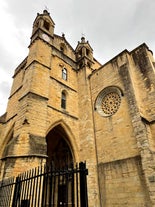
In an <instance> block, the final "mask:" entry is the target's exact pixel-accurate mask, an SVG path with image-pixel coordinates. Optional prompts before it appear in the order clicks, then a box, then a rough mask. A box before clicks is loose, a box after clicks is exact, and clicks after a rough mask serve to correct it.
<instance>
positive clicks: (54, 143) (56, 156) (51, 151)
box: [46, 125, 73, 168]
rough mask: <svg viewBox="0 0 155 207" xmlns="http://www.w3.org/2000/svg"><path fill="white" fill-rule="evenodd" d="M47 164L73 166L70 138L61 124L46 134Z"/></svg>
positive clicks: (58, 166) (61, 166)
mask: <svg viewBox="0 0 155 207" xmlns="http://www.w3.org/2000/svg"><path fill="white" fill-rule="evenodd" d="M46 141H47V156H48V158H47V164H48V165H50V164H52V165H54V167H56V168H63V167H66V166H68V167H69V166H71V165H72V163H73V156H72V150H71V146H70V143H69V138H68V135H67V133H66V132H65V130H64V128H63V127H62V126H61V125H57V126H56V127H54V128H53V129H52V130H51V131H50V132H49V133H48V134H47V136H46Z"/></svg>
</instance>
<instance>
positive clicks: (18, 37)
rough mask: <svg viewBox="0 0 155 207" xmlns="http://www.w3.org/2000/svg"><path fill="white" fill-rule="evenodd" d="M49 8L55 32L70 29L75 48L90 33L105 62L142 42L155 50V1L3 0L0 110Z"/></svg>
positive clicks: (0, 12)
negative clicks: (38, 18) (38, 19)
mask: <svg viewBox="0 0 155 207" xmlns="http://www.w3.org/2000/svg"><path fill="white" fill-rule="evenodd" d="M45 8H48V11H49V12H50V14H51V17H52V19H53V20H54V22H55V24H56V25H55V33H56V34H58V35H61V34H62V33H65V37H66V39H67V40H68V42H69V43H70V44H71V45H72V46H73V48H75V47H76V44H77V41H79V40H80V39H81V36H82V34H85V38H86V40H89V43H90V45H91V46H92V48H93V49H94V57H95V58H96V59H98V60H99V61H100V62H101V63H105V62H107V61H108V60H110V59H111V58H112V57H114V56H116V55H117V54H118V53H120V52H121V51H123V50H124V49H128V50H132V49H134V48H135V47H137V46H139V45H140V44H142V43H143V42H145V43H146V44H147V45H148V46H149V48H150V49H151V50H152V51H153V52H155V23H154V22H155V0H117V1H116V0H95V1H94V0H44V1H43V0H0V28H1V29H0V115H2V114H3V113H4V112H5V110H6V106H7V99H8V97H9V94H10V88H11V84H12V76H13V73H14V69H15V68H16V67H17V66H18V65H19V64H20V62H21V61H22V60H23V59H24V58H25V57H26V56H27V54H28V48H27V47H28V45H29V43H30V36H31V31H32V24H33V21H34V19H35V17H36V15H37V13H42V11H43V10H44V9H45Z"/></svg>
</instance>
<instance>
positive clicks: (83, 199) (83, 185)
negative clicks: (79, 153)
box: [79, 162, 88, 207]
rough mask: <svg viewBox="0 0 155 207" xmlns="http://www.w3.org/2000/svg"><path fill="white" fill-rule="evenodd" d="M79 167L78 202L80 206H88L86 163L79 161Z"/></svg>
mask: <svg viewBox="0 0 155 207" xmlns="http://www.w3.org/2000/svg"><path fill="white" fill-rule="evenodd" d="M79 169H80V203H81V207H88V194H87V175H88V170H87V169H86V163H83V162H80V163H79Z"/></svg>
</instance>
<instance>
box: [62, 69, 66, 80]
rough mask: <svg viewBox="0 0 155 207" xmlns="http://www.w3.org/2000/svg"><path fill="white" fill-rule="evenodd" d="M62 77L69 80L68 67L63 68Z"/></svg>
mask: <svg viewBox="0 0 155 207" xmlns="http://www.w3.org/2000/svg"><path fill="white" fill-rule="evenodd" d="M62 79H64V80H67V69H66V68H63V69H62Z"/></svg>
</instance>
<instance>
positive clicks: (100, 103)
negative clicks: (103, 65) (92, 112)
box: [96, 86, 122, 117]
mask: <svg viewBox="0 0 155 207" xmlns="http://www.w3.org/2000/svg"><path fill="white" fill-rule="evenodd" d="M121 96H122V93H121V91H120V89H119V88H117V87H114V86H110V87H107V88H105V89H104V90H102V91H101V92H100V93H99V95H98V97H97V99H96V109H97V111H98V113H99V114H100V115H101V116H105V117H107V116H112V115H113V114H115V113H116V112H117V111H118V109H119V107H120V104H121Z"/></svg>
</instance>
